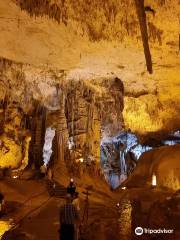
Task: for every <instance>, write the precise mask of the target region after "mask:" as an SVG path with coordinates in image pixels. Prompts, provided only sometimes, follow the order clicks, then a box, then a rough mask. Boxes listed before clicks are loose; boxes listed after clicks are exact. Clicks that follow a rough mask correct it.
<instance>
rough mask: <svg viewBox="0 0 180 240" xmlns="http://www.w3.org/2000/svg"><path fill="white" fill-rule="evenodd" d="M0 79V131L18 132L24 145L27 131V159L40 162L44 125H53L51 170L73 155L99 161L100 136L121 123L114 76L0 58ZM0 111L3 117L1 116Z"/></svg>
mask: <svg viewBox="0 0 180 240" xmlns="http://www.w3.org/2000/svg"><path fill="white" fill-rule="evenodd" d="M19 76H20V77H19ZM1 79H2V81H1V83H2V84H4V86H5V81H8V82H9V86H8V88H7V87H6V88H5V89H6V94H5V95H1V96H0V97H1V101H2V104H6V108H5V109H4V110H3V108H2V110H1V122H2V128H3V132H6V134H7V135H8V134H10V133H12V134H11V138H12V139H13V140H14V139H15V136H18V139H19V138H21V139H22V142H24V144H25V145H26V146H27V140H25V139H24V138H23V137H22V134H23V133H24V134H25V135H27V134H29V135H31V142H30V163H31V164H32V163H34V164H35V166H36V167H40V166H41V165H42V163H43V159H42V152H43V144H44V137H45V130H46V128H48V127H53V128H54V129H55V132H56V133H55V138H54V140H53V141H54V142H55V143H54V144H53V146H55V147H54V155H53V156H52V158H55V161H54V166H55V167H54V173H55V175H57V176H58V175H59V174H60V173H62V172H64V176H68V171H69V172H72V171H74V170H73V169H74V164H75V163H78V162H79V161H83V162H84V163H85V164H90V165H91V163H92V162H93V163H95V164H97V165H99V161H100V142H101V140H102V139H104V138H105V139H107V138H109V137H112V136H114V135H118V134H119V133H120V131H121V130H122V128H123V127H124V123H123V117H122V111H123V94H124V87H123V84H122V82H121V80H120V79H119V78H116V77H109V78H97V79H80V80H78V81H77V80H73V79H67V78H66V76H65V75H64V74H62V73H61V72H57V70H53V69H46V70H44V69H40V68H34V67H33V66H30V65H23V64H17V63H13V62H11V61H7V60H5V59H2V60H1ZM39 79H41V81H40V82H39ZM19 81H21V84H20V83H19ZM14 89H17V91H14ZM11 105H13V109H14V112H13V115H12V116H11V115H10V113H9V112H10V111H11V108H10V106H11ZM15 112H17V113H18V114H15ZM4 115H5V116H6V115H8V118H9V120H6V121H4V120H3V118H4ZM3 126H4V127H3ZM22 129H24V130H23V131H22ZM28 145H29V144H28ZM63 179H65V178H63Z"/></svg>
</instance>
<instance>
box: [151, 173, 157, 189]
mask: <svg viewBox="0 0 180 240" xmlns="http://www.w3.org/2000/svg"><path fill="white" fill-rule="evenodd" d="M156 185H157V179H156V175H155V174H154V173H153V175H152V186H156Z"/></svg>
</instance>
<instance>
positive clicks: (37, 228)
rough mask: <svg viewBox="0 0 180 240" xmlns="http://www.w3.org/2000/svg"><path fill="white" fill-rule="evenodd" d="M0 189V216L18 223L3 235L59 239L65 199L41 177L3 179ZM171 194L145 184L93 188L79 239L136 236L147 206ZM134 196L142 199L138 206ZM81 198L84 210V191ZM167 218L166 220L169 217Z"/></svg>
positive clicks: (18, 238) (113, 239)
mask: <svg viewBox="0 0 180 240" xmlns="http://www.w3.org/2000/svg"><path fill="white" fill-rule="evenodd" d="M0 189H1V191H2V192H3V193H4V194H5V198H6V202H7V213H6V215H5V216H4V217H2V219H1V220H2V221H3V220H4V221H9V219H13V220H14V222H15V223H17V227H16V228H15V229H14V230H13V231H12V232H13V234H15V235H13V236H12V237H11V235H9V237H8V238H2V239H8V240H11V239H13V240H14V239H16V240H30V239H34V240H36V239H38V240H57V239H59V238H58V228H59V216H58V212H59V210H58V209H59V207H60V206H61V205H62V204H63V203H64V199H62V198H55V197H50V196H49V195H48V192H47V190H46V187H45V183H44V182H43V181H20V180H12V179H11V180H5V181H0ZM81 190H82V189H81ZM81 190H80V191H81ZM35 191H36V192H35ZM171 195H172V192H167V191H162V190H153V189H145V188H142V189H128V190H118V191H113V192H111V196H109V195H108V194H107V193H106V192H104V193H103V192H101V191H97V190H93V191H92V196H90V205H89V206H90V207H89V219H88V222H86V220H85V221H84V222H83V223H84V226H83V227H82V238H81V239H82V240H83V239H84V240H92V239H93V240H119V239H121V240H131V239H137V236H134V234H133V232H134V228H135V227H137V226H142V227H148V226H147V225H146V224H147V217H148V216H149V212H148V209H150V206H152V203H155V202H157V201H158V200H161V201H162V202H163V201H164V200H165V199H166V198H167V197H169V196H171ZM133 199H135V201H133ZM137 199H139V200H140V201H139V202H141V209H140V208H139V205H138V201H137ZM80 200H81V209H82V211H81V213H83V209H84V199H83V195H82V196H81V195H80ZM117 202H119V207H117V206H116V204H117ZM155 206H156V205H155ZM154 209H155V208H154ZM161 213H162V212H158V210H156V209H155V212H154V213H152V215H153V214H154V216H153V217H154V218H157V219H158V217H159V216H160V215H161ZM158 215H159V216H158ZM160 219H161V220H162V223H160V224H161V225H160V226H161V227H162V228H163V227H166V226H164V225H163V224H164V223H163V216H162V218H160ZM158 221H159V220H158ZM168 221H169V222H168V224H169V223H170V222H171V221H172V219H169V220H168ZM177 221H178V220H177ZM168 226H170V225H168ZM12 232H11V233H12ZM138 238H141V239H143V240H146V239H150V240H151V239H158V238H154V236H150V235H149V236H148V234H146V236H145V235H143V237H139V236H138ZM161 238H162V239H166V240H169V239H174V240H178V239H180V238H179V234H178V235H176V236H175V235H172V236H170V235H166V236H163V237H161Z"/></svg>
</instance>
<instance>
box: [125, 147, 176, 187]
mask: <svg viewBox="0 0 180 240" xmlns="http://www.w3.org/2000/svg"><path fill="white" fill-rule="evenodd" d="M179 154H180V146H179V145H174V146H168V147H167V146H164V147H160V148H157V149H154V150H151V151H149V152H146V153H143V154H142V156H141V157H140V159H139V161H138V165H137V168H136V169H135V171H134V172H133V174H132V175H131V176H130V177H129V179H128V181H127V183H126V184H127V186H138V187H143V186H151V184H152V176H153V174H155V175H156V178H157V187H160V188H169V189H173V190H178V189H179V187H180V171H179Z"/></svg>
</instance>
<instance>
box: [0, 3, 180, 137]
mask: <svg viewBox="0 0 180 240" xmlns="http://www.w3.org/2000/svg"><path fill="white" fill-rule="evenodd" d="M144 2H145V6H150V7H151V9H153V11H146V18H147V25H148V31H149V41H150V50H151V54H152V59H153V71H154V72H153V76H149V75H148V74H147V73H146V67H145V62H144V55H143V49H142V42H141V37H140V30H139V23H138V18H137V15H136V9H135V4H134V1H133V0H128V1H125V0H120V1H117V0H114V1H99V0H96V1H95V0H94V1H89V2H88V4H87V2H83V1H72V0H68V1H65V2H64V1H50V0H49V1H40V0H38V1H30V0H28V1H25V2H24V1H21V0H17V1H12V0H7V1H0V8H1V13H0V17H1V24H0V30H1V33H2V36H3V37H2V38H1V39H0V45H1V50H0V55H1V56H3V57H5V58H7V59H12V60H14V61H18V62H22V63H28V64H29V63H30V64H33V65H36V66H40V65H41V66H42V68H43V71H45V70H46V69H47V68H48V67H49V66H52V67H53V68H54V69H56V71H57V72H59V73H58V75H60V72H61V73H62V72H63V71H64V72H66V74H67V75H68V76H69V77H70V78H73V79H79V78H80V79H82V78H86V79H87V78H91V79H92V78H96V77H108V76H110V75H111V74H112V73H113V74H115V75H116V76H118V77H119V78H120V79H122V81H123V83H124V86H125V95H126V97H125V108H124V113H123V114H124V119H125V125H126V127H127V128H131V130H132V131H136V132H138V133H140V134H149V133H152V134H153V133H155V134H156V133H158V132H161V131H164V132H166V133H167V132H169V131H171V130H178V129H179V127H180V126H179V122H180V121H179V114H178V112H179V105H180V104H179V102H180V99H179V96H180V92H179V91H180V90H179V89H180V88H179V74H180V73H179V69H180V68H179V55H178V54H179V39H178V36H179V12H180V9H179V4H178V0H175V1H173V2H172V1H170V0H166V1H160V0H159V1H149V0H145V1H144ZM21 9H23V10H24V11H22V10H21ZM34 16H36V18H35V17H34ZM169 19H171V21H169ZM29 68H30V67H29ZM29 70H30V69H29ZM33 71H34V70H33ZM37 72H38V70H37V71H36V73H34V76H35V75H36V74H37ZM20 73H21V71H20ZM31 75H32V73H31ZM20 76H21V75H20ZM42 78H44V74H42V69H41V71H39V72H38V77H37V82H38V85H39V86H40V89H41V88H42V89H43V88H44V86H41V83H40V82H41V80H40V79H42ZM47 78H48V76H47ZM30 81H32V79H31V80H30ZM18 82H21V81H20V80H19V81H18ZM18 82H17V84H18ZM22 84H23V83H22ZM36 85H37V84H36ZM14 87H16V88H17V87H18V86H14ZM30 89H31V88H30ZM46 89H47V88H46ZM49 90H50V88H49ZM51 90H53V89H52V88H51ZM0 91H1V92H2V95H3V94H4V93H5V92H6V86H2V87H1V90H0ZM38 91H39V89H38V90H37V91H36V94H37V95H38V94H39V93H38ZM53 91H54V92H55V91H56V90H55V89H54V90H53ZM33 94H34V95H35V93H33ZM44 95H46V94H45V93H44ZM25 100H26V105H27V102H28V100H27V99H25Z"/></svg>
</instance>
